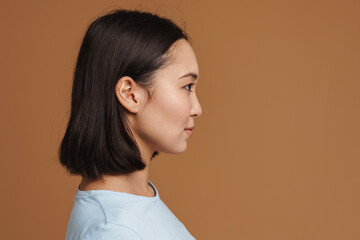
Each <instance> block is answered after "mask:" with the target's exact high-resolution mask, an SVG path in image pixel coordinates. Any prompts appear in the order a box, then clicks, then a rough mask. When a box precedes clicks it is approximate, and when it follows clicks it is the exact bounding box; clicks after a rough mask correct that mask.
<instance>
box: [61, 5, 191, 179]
mask: <svg viewBox="0 0 360 240" xmlns="http://www.w3.org/2000/svg"><path fill="white" fill-rule="evenodd" d="M181 38H184V39H186V40H187V41H189V37H188V35H187V34H186V33H185V32H184V31H183V30H182V29H181V28H179V27H178V26H177V25H176V24H175V23H174V22H172V21H171V20H169V19H167V18H163V17H160V16H158V15H155V14H152V13H149V12H142V11H139V10H114V11H112V12H110V13H108V14H107V15H104V16H101V17H99V18H98V19H96V20H95V21H94V22H93V23H91V24H90V26H89V28H88V29H87V32H86V34H85V36H84V39H83V42H82V45H81V47H80V51H79V55H78V58H77V62H76V66H75V71H74V77H73V88H72V96H71V113H70V118H69V122H68V125H67V129H66V132H65V135H64V138H63V139H62V141H61V144H60V147H59V152H58V154H59V159H60V163H61V165H62V166H64V167H65V168H66V170H67V171H68V172H70V174H73V175H81V176H82V177H83V178H85V179H89V180H97V179H102V177H103V175H104V174H106V175H122V174H125V175H126V174H129V173H131V172H134V171H137V170H142V169H144V168H145V167H146V165H145V163H144V162H143V161H142V157H141V153H140V150H139V147H138V145H137V143H136V141H135V138H134V135H133V133H132V132H131V130H130V128H129V125H128V122H127V119H126V115H125V113H126V111H127V110H126V109H125V108H124V107H123V106H122V105H121V104H120V102H119V101H118V99H117V98H116V95H115V86H116V83H117V81H118V80H119V79H120V78H121V77H123V76H129V77H131V78H132V79H133V80H134V81H135V82H136V83H137V84H139V85H141V86H143V87H145V89H146V90H147V93H148V95H149V97H151V96H150V94H149V91H148V90H149V89H150V87H151V86H152V81H153V79H154V76H155V72H156V71H157V70H159V69H161V68H163V67H165V66H167V65H168V64H170V63H171V61H172V60H171V54H170V53H171V49H172V48H171V46H172V45H173V43H174V42H175V41H177V40H179V39H181ZM155 114H156V113H155ZM157 154H158V152H154V154H153V156H152V158H153V157H154V156H155V155H157Z"/></svg>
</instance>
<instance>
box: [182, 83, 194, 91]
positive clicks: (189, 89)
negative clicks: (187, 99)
mask: <svg viewBox="0 0 360 240" xmlns="http://www.w3.org/2000/svg"><path fill="white" fill-rule="evenodd" d="M192 85H194V83H190V84H188V85H186V86H185V87H184V88H185V89H186V90H188V91H190V92H192V91H191V86H192ZM187 87H189V88H188V89H187Z"/></svg>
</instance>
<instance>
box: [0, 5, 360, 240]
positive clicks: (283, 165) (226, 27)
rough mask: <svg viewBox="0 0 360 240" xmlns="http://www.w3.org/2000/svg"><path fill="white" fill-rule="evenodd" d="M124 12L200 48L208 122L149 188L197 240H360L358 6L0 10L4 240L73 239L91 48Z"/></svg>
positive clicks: (165, 161)
mask: <svg viewBox="0 0 360 240" xmlns="http://www.w3.org/2000/svg"><path fill="white" fill-rule="evenodd" d="M116 7H122V8H130V9H134V8H137V9H142V10H148V11H153V12H156V13H158V14H160V15H162V16H165V17H169V18H171V19H173V20H174V21H175V22H177V23H178V24H179V25H180V26H181V27H185V28H186V30H187V31H188V33H189V34H190V36H191V37H192V39H193V48H194V50H195V53H196V55H197V58H198V63H199V69H200V79H199V85H198V87H197V94H198V97H199V100H200V103H201V105H202V108H203V115H202V116H201V117H200V118H199V119H198V120H197V121H196V129H195V131H194V135H193V136H192V137H191V138H190V139H189V140H188V150H187V151H186V152H185V153H183V154H180V155H167V154H160V156H159V157H158V158H156V159H155V160H154V161H153V163H152V166H151V172H150V180H151V181H152V182H153V183H154V184H155V185H156V187H157V188H158V190H159V192H160V196H161V198H162V199H163V201H164V202H165V203H166V204H167V205H168V207H169V208H170V209H171V210H172V211H173V212H174V214H175V215H176V216H177V217H178V218H179V219H180V220H181V221H182V222H183V223H184V224H185V226H186V227H187V229H188V230H189V231H190V232H191V233H192V234H193V235H194V236H195V237H196V238H197V239H247V240H258V239H259V240H260V239H264V240H265V239H266V240H272V239H274V240H281V239H284V240H285V239H286V240H288V239H291V240H297V239H299V240H300V239H307V240H312V239H314V240H315V239H324V240H325V239H326V240H328V239H330V240H331V239H347V240H350V239H360V206H359V203H360V194H359V189H360V176H359V167H360V164H359V160H360V137H359V136H360V127H359V122H360V114H359V111H360V96H359V91H360V73H359V64H360V47H359V43H360V30H359V29H360V28H359V25H360V14H359V12H360V3H359V1H340V0H339V1H318V0H315V1H300V0H299V1H228V0H224V1H184V0H177V1H175V0H174V1H161V0H156V1H155V0H152V1H131V0H128V1H110V0H106V1H104V0H103V1H89V0H82V1H27V0H24V1H3V0H2V1H1V3H0V9H1V10H0V11H1V14H0V27H1V28H0V29H1V40H0V41H1V46H0V52H1V57H0V61H1V62H0V68H1V73H0V79H1V85H0V89H1V92H0V97H1V99H0V100H1V101H0V104H1V119H0V124H1V138H0V150H1V155H0V158H1V170H0V174H1V179H0V180H1V185H0V187H1V203H0V205H1V217H0V219H1V222H0V226H1V231H0V239H64V236H65V231H66V226H67V220H68V217H69V214H70V211H71V207H72V201H73V194H74V192H75V190H76V187H77V184H78V183H79V180H80V178H79V177H74V176H68V175H66V174H65V171H64V169H62V168H61V167H60V165H59V164H58V160H57V149H58V145H59V141H60V139H61V137H62V136H63V134H64V131H65V125H66V122H67V118H68V110H69V103H70V92H71V83H72V82H71V81H72V73H73V68H74V64H75V60H76V56H77V53H78V50H79V47H80V44H81V39H82V36H83V35H84V32H85V29H86V27H87V26H88V24H89V23H90V22H91V21H93V20H94V19H95V18H96V17H97V16H99V15H101V14H104V13H106V12H108V11H109V10H112V9H114V8H116Z"/></svg>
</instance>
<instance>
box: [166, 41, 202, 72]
mask: <svg viewBox="0 0 360 240" xmlns="http://www.w3.org/2000/svg"><path fill="white" fill-rule="evenodd" d="M174 44H175V45H174V47H173V49H172V50H171V59H172V62H171V64H169V65H168V66H167V67H166V68H164V69H163V70H165V72H166V70H167V71H168V72H169V73H170V72H171V73H174V74H176V75H178V78H180V77H182V76H183V75H185V74H189V73H192V75H191V76H194V75H196V76H198V75H199V67H198V63H197V59H196V56H195V53H194V51H193V49H192V47H191V46H190V44H189V43H188V42H187V41H186V40H185V39H180V40H178V41H177V42H175V43H174Z"/></svg>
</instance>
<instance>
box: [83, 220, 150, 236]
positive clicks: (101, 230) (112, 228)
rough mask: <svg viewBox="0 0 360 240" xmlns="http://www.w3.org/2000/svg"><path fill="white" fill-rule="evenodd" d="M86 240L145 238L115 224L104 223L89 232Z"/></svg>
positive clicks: (132, 230) (126, 227) (128, 228)
mask: <svg viewBox="0 0 360 240" xmlns="http://www.w3.org/2000/svg"><path fill="white" fill-rule="evenodd" d="M82 239H84V240H105V239H106V240H107V239H127V240H142V239H143V238H142V237H141V236H140V235H139V233H138V232H136V231H135V230H134V229H132V228H130V227H128V226H126V225H120V224H115V223H102V224H100V225H99V226H97V227H96V228H93V229H92V230H91V231H89V232H88V233H87V234H86V235H85V236H84V237H83V238H82Z"/></svg>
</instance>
